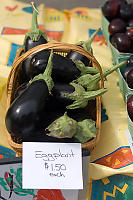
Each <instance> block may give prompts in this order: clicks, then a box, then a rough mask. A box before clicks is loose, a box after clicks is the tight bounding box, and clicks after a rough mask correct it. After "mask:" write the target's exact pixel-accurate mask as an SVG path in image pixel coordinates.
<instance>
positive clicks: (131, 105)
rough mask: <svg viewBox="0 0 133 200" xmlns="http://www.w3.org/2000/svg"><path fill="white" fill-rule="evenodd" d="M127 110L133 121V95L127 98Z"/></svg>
mask: <svg viewBox="0 0 133 200" xmlns="http://www.w3.org/2000/svg"><path fill="white" fill-rule="evenodd" d="M127 111H128V115H129V117H130V119H131V121H132V122H133V95H131V96H130V97H129V98H128V99H127Z"/></svg>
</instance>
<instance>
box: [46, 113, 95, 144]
mask: <svg viewBox="0 0 133 200" xmlns="http://www.w3.org/2000/svg"><path fill="white" fill-rule="evenodd" d="M46 130H48V131H49V133H48V134H47V135H48V136H52V137H56V138H73V137H74V138H75V139H76V140H77V141H78V142H81V143H85V142H87V141H88V140H90V139H92V138H93V137H95V136H96V133H97V129H96V125H95V121H93V120H92V119H85V120H83V121H81V122H77V121H76V120H74V119H72V118H70V117H69V116H68V115H67V113H66V112H65V113H64V115H63V116H61V117H60V118H58V119H57V120H55V121H54V122H53V123H51V124H50V125H49V126H48V127H47V129H46Z"/></svg>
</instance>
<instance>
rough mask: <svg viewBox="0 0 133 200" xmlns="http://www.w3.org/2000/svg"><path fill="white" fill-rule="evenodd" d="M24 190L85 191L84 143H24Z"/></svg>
mask: <svg viewBox="0 0 133 200" xmlns="http://www.w3.org/2000/svg"><path fill="white" fill-rule="evenodd" d="M22 166H23V173H22V174H23V177H22V182H23V188H24V189H83V180H82V158H81V144H80V143H48V142H47V143H46V142H45V143H43V142H23V160H22Z"/></svg>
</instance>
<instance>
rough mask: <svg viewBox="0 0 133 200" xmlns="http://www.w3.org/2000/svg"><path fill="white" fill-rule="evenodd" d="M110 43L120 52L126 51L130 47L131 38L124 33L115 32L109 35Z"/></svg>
mask: <svg viewBox="0 0 133 200" xmlns="http://www.w3.org/2000/svg"><path fill="white" fill-rule="evenodd" d="M111 43H112V45H113V46H114V47H115V48H116V49H118V51H120V52H125V53H128V52H129V51H130V48H131V39H130V38H129V37H128V36H127V35H126V34H125V33H116V34H114V35H113V36H112V37H111Z"/></svg>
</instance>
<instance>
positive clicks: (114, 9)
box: [102, 1, 120, 19]
mask: <svg viewBox="0 0 133 200" xmlns="http://www.w3.org/2000/svg"><path fill="white" fill-rule="evenodd" d="M119 7H120V4H119V2H118V1H107V2H106V3H105V4H104V6H103V8H102V12H103V14H104V16H105V17H106V18H108V19H112V18H114V17H116V16H117V14H118V10H119Z"/></svg>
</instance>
